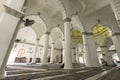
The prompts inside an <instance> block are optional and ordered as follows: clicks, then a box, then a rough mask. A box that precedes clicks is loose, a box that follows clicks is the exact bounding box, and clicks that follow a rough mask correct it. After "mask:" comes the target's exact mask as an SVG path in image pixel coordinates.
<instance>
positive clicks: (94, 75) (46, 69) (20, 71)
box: [0, 63, 120, 80]
mask: <svg viewBox="0 0 120 80" xmlns="http://www.w3.org/2000/svg"><path fill="white" fill-rule="evenodd" d="M61 65H62V64H47V65H44V66H41V64H19V63H18V64H9V65H7V66H6V73H7V75H6V76H5V79H0V80H120V76H119V74H120V70H119V69H116V68H115V67H111V66H108V67H106V68H105V69H102V68H100V67H99V68H98V67H83V66H82V67H81V66H80V65H76V64H74V69H70V70H66V69H63V68H61V67H60V66H61Z"/></svg>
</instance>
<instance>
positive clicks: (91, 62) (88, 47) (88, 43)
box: [82, 32, 100, 67]
mask: <svg viewBox="0 0 120 80" xmlns="http://www.w3.org/2000/svg"><path fill="white" fill-rule="evenodd" d="M82 37H83V45H84V52H85V54H84V58H85V62H86V66H88V67H98V66H100V63H99V61H98V56H97V52H96V47H95V41H94V37H93V33H88V32H83V33H82Z"/></svg>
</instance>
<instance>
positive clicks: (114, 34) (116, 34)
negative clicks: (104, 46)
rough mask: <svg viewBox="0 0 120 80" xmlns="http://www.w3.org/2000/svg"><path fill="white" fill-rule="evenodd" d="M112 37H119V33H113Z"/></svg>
mask: <svg viewBox="0 0 120 80" xmlns="http://www.w3.org/2000/svg"><path fill="white" fill-rule="evenodd" d="M112 36H120V32H114V33H113V34H112Z"/></svg>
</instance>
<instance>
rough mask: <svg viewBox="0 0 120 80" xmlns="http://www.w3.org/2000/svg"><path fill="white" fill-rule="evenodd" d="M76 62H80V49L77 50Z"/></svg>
mask: <svg viewBox="0 0 120 80" xmlns="http://www.w3.org/2000/svg"><path fill="white" fill-rule="evenodd" d="M76 63H80V62H79V51H78V50H76Z"/></svg>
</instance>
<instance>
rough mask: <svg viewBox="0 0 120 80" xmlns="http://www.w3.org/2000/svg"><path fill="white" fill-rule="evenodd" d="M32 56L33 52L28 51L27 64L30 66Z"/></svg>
mask: <svg viewBox="0 0 120 80" xmlns="http://www.w3.org/2000/svg"><path fill="white" fill-rule="evenodd" d="M31 54H32V51H28V56H27V64H30V58H31Z"/></svg>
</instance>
